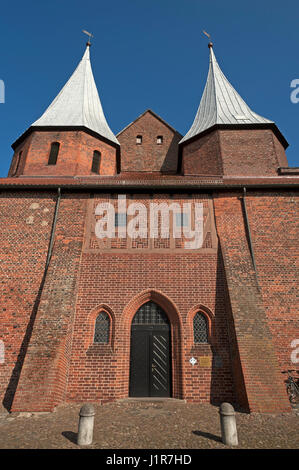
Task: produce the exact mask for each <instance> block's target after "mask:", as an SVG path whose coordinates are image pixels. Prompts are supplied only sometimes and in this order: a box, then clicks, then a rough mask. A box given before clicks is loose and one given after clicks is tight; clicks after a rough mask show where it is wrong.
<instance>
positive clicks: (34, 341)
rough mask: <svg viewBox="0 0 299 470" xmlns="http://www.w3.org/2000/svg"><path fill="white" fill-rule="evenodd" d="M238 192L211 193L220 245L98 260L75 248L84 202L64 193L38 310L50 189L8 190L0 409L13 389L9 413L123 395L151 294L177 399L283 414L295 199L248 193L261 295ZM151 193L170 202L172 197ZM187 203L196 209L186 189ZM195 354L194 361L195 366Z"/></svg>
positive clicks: (293, 332) (2, 216)
mask: <svg viewBox="0 0 299 470" xmlns="http://www.w3.org/2000/svg"><path fill="white" fill-rule="evenodd" d="M239 196H240V195H237V194H236V193H232V194H227V193H226V194H225V193H223V194H218V195H216V194H215V195H214V203H215V216H216V226H217V231H218V236H219V240H220V248H221V251H220V250H218V251H217V250H216V249H213V247H212V248H211V250H210V251H207V252H198V253H194V252H192V251H187V250H186V252H176V251H175V250H169V252H168V251H166V252H165V251H164V252H163V253H162V252H161V253H158V252H155V251H153V250H152V251H150V252H148V253H145V252H144V251H143V250H138V252H137V250H136V251H135V252H127V251H126V252H124V253H121V252H115V253H113V250H111V252H106V253H103V252H101V251H99V252H96V250H95V251H93V252H90V251H89V250H88V248H87V246H85V248H84V244H83V238H84V233H85V237H86V236H87V233H88V230H87V227H86V224H88V223H90V221H89V220H88V218H86V215H87V199H86V198H89V195H80V194H77V195H76V194H73V195H72V194H69V195H64V194H63V196H62V201H61V205H60V210H59V217H58V221H57V228H56V236H55V243H54V247H53V256H52V259H51V263H50V266H49V270H48V273H47V276H46V279H45V283H44V288H43V292H42V295H41V298H40V302H37V301H38V292H39V288H40V284H41V281H42V274H43V270H44V266H45V261H46V255H47V249H48V243H49V237H50V231H51V225H52V220H53V214H54V206H55V200H56V195H55V194H54V193H53V194H49V193H39V194H35V193H33V192H31V193H29V192H28V193H25V192H22V193H2V194H1V199H0V205H1V211H0V221H1V222H2V223H1V227H2V231H1V233H0V242H1V243H0V247H1V255H0V256H1V258H0V259H1V265H0V286H1V301H2V302H1V308H2V312H1V318H2V319H3V321H2V320H1V334H0V339H1V340H3V341H4V344H5V363H4V364H0V370H1V374H0V394H1V398H2V399H4V403H5V405H6V406H7V407H9V406H10V404H11V402H12V399H13V395H14V392H15V390H16V389H17V393H16V395H15V397H14V402H13V408H12V409H13V410H15V411H17V410H19V411H21V410H23V411H24V410H29V411H30V410H31V411H34V410H35V411H42V410H51V409H53V407H54V406H55V405H56V404H57V403H59V402H61V401H75V402H80V403H81V402H82V400H84V401H108V400H111V399H115V398H120V397H125V396H127V395H128V384H129V358H130V324H131V320H132V318H133V315H134V313H135V312H136V310H137V309H138V308H139V306H141V305H142V303H144V302H145V301H147V300H150V299H152V300H154V301H155V302H157V303H159V304H160V305H161V306H162V308H164V309H165V311H166V313H167V314H168V315H169V319H170V322H171V325H172V344H173V348H172V364H173V396H175V397H178V398H186V399H187V400H189V401H201V402H208V401H210V400H212V402H214V403H216V402H220V401H232V402H234V401H237V403H239V404H240V405H242V406H243V407H244V408H245V409H250V410H252V411H283V410H288V409H289V408H288V402H287V398H286V393H285V386H284V384H283V377H282V374H281V370H282V369H286V368H288V367H291V368H292V364H291V362H290V353H291V349H290V342H291V341H292V340H293V339H295V338H298V336H299V330H298V320H297V310H296V305H297V303H296V302H297V300H296V288H297V285H298V281H297V277H296V276H297V271H296V265H295V263H296V258H295V254H296V249H297V240H298V233H297V231H298V224H297V222H296V214H297V211H296V206H295V194H293V193H291V192H289V193H286V192H281V193H277V192H276V193H270V192H268V191H267V192H262V191H259V192H255V193H251V192H250V193H249V195H248V197H247V210H248V217H249V223H250V227H251V234H252V239H253V248H254V252H255V256H256V264H257V272H258V282H259V285H260V287H261V292H260V291H259V289H258V285H257V279H256V277H255V274H254V271H253V265H252V261H251V258H250V253H249V248H248V241H247V238H246V233H245V229H244V214H243V213H242V208H241V201H240V200H239ZM177 197H178V196H177ZM193 197H195V196H193ZM157 198H158V199H159V200H160V202H161V199H163V198H166V202H167V200H168V195H164V196H162V195H157ZM197 198H199V199H202V200H203V201H205V200H206V199H209V198H210V196H209V195H202V194H200V195H198V196H197ZM136 200H137V199H136ZM143 200H146V197H145V196H143V199H142V201H143ZM153 200H155V198H154V199H150V201H151V202H152V201H153ZM173 200H174V199H173V198H172V199H171V202H173ZM183 200H184V201H185V200H186V202H189V201H190V199H189V198H187V196H186V199H185V197H183V196H182V195H181V201H183ZM138 202H140V199H138ZM212 238H213V237H212ZM136 246H137V245H136ZM213 246H214V245H213ZM214 248H215V247H214ZM221 252H222V253H221ZM222 256H223V261H222ZM34 305H38V309H37V312H35V309H34ZM101 309H105V310H106V311H107V312H108V314H109V315H110V316H111V322H112V335H111V343H110V344H109V345H93V333H94V322H95V318H96V315H97V314H98V312H99V311H100V310H101ZM198 310H200V311H202V312H203V313H204V314H205V315H206V318H207V320H208V323H209V325H210V344H209V345H195V344H194V342H193V329H192V320H193V316H194V314H195V313H196V312H197V311H198ZM35 313H36V318H35V322H33V320H34V317H35ZM30 318H31V322H30ZM32 327H33V329H32ZM31 330H32V334H31ZM29 340H30V341H29ZM28 343H29V346H28ZM27 347H28V349H27ZM26 352H27V354H26V357H25V361H24V355H25V353H26ZM192 356H194V357H195V358H196V359H197V361H198V362H197V364H196V365H195V366H191V364H190V363H189V359H190V358H191V357H192ZM23 361H24V364H23ZM209 361H210V363H209ZM22 365H23V368H22V371H21V375H20V370H21V367H22Z"/></svg>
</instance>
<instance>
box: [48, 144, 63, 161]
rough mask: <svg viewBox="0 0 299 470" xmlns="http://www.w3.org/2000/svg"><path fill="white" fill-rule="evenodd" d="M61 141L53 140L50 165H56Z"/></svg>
mask: <svg viewBox="0 0 299 470" xmlns="http://www.w3.org/2000/svg"><path fill="white" fill-rule="evenodd" d="M59 147H60V143H59V142H52V144H51V150H50V155H49V160H48V165H56V162H57V157H58V152H59Z"/></svg>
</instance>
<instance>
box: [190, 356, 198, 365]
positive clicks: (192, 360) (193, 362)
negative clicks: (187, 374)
mask: <svg viewBox="0 0 299 470" xmlns="http://www.w3.org/2000/svg"><path fill="white" fill-rule="evenodd" d="M189 362H190V364H192V365H193V366H194V364H196V363H197V360H196V359H195V357H191V359H190V360H189Z"/></svg>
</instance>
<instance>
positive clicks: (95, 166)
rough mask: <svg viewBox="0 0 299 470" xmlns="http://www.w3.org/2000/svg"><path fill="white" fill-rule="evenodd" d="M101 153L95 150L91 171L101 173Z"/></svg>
mask: <svg viewBox="0 0 299 470" xmlns="http://www.w3.org/2000/svg"><path fill="white" fill-rule="evenodd" d="M100 163H101V153H100V152H98V151H97V150H95V151H94V152H93V159H92V166H91V171H92V172H93V173H97V174H99V173H100Z"/></svg>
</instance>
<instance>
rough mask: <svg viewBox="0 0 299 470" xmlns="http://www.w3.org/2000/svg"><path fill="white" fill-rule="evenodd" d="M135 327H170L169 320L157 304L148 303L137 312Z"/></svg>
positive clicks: (134, 319) (134, 320)
mask: <svg viewBox="0 0 299 470" xmlns="http://www.w3.org/2000/svg"><path fill="white" fill-rule="evenodd" d="M132 324H133V325H168V324H169V320H168V318H167V316H166V313H165V312H164V310H163V309H162V308H161V307H159V305H157V304H156V303H155V302H152V301H150V302H147V303H146V304H143V305H142V306H141V307H140V308H139V310H137V312H136V314H135V317H134V318H133V322H132Z"/></svg>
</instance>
